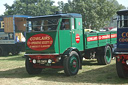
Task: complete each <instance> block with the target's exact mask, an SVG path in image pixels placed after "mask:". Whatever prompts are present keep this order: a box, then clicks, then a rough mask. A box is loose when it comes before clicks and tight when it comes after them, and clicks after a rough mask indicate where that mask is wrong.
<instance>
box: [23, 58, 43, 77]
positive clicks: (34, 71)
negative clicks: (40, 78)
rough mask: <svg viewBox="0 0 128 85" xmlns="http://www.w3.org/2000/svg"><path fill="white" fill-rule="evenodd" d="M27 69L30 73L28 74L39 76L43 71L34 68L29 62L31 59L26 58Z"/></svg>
mask: <svg viewBox="0 0 128 85" xmlns="http://www.w3.org/2000/svg"><path fill="white" fill-rule="evenodd" d="M25 67H26V71H27V72H28V74H30V75H31V74H39V73H41V71H42V69H41V68H34V67H33V63H31V62H30V61H29V57H26V61H25Z"/></svg>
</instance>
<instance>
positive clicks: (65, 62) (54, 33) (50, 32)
mask: <svg viewBox="0 0 128 85" xmlns="http://www.w3.org/2000/svg"><path fill="white" fill-rule="evenodd" d="M27 24H28V26H27V32H26V53H25V57H26V61H25V67H26V70H27V72H28V73H29V74H38V73H41V71H42V69H44V68H63V69H64V72H65V74H66V75H67V76H72V75H76V74H77V73H78V71H79V69H82V61H83V58H86V59H91V58H92V59H93V58H96V59H97V61H98V63H99V64H103V65H106V64H110V62H111V59H112V47H113V44H115V43H116V37H117V33H116V31H113V32H110V31H108V32H85V31H84V29H83V27H82V15H81V14H77V13H64V14H54V15H45V16H37V17H32V18H28V19H27ZM29 24H31V25H29Z"/></svg>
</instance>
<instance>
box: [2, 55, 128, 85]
mask: <svg viewBox="0 0 128 85" xmlns="http://www.w3.org/2000/svg"><path fill="white" fill-rule="evenodd" d="M23 55H24V53H21V54H19V55H16V56H7V57H0V85H78V84H79V85H92V84H93V85H99V84H100V85H101V84H106V85H109V84H112V85H115V84H119V85H121V84H123V85H127V84H128V79H120V78H118V76H117V73H116V68H115V67H116V66H115V60H112V63H111V64H110V65H98V64H97V61H96V60H84V61H83V67H82V70H79V73H78V74H77V75H75V76H70V77H67V76H65V75H64V71H63V69H43V71H42V73H41V74H38V75H29V74H28V73H27V72H26V69H25V58H22V56H23Z"/></svg>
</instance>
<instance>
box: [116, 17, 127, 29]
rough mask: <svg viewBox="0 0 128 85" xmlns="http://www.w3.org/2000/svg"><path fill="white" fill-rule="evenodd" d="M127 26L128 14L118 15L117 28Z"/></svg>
mask: <svg viewBox="0 0 128 85" xmlns="http://www.w3.org/2000/svg"><path fill="white" fill-rule="evenodd" d="M125 27H128V15H119V16H118V28H125Z"/></svg>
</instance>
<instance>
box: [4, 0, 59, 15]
mask: <svg viewBox="0 0 128 85" xmlns="http://www.w3.org/2000/svg"><path fill="white" fill-rule="evenodd" d="M53 3H54V1H52V0H15V1H14V3H13V4H12V5H11V6H9V5H8V4H5V5H4V6H5V7H6V11H5V13H4V14H5V15H17V14H19V15H47V14H53V13H54V12H55V11H57V10H58V8H57V6H53Z"/></svg>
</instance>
